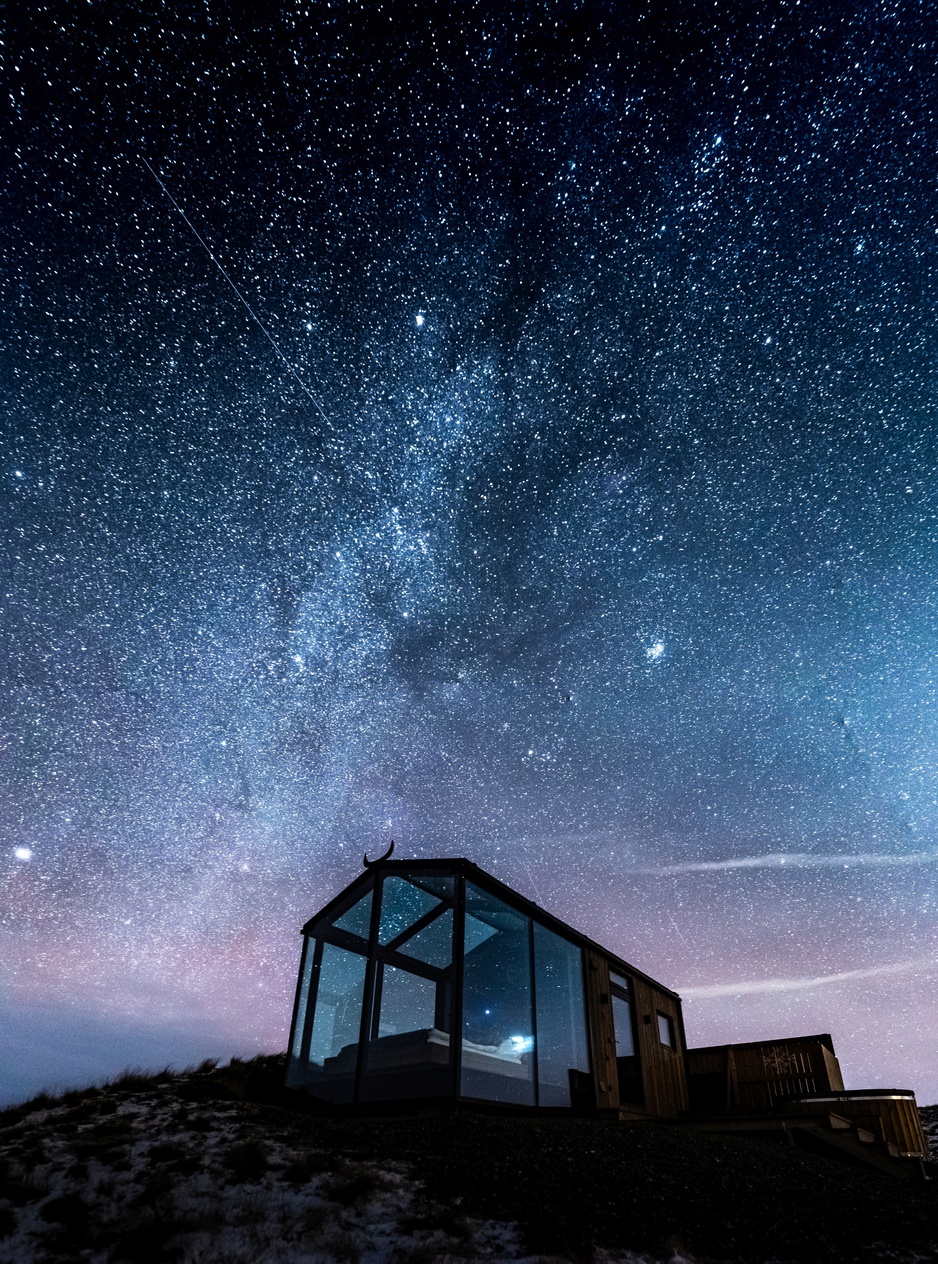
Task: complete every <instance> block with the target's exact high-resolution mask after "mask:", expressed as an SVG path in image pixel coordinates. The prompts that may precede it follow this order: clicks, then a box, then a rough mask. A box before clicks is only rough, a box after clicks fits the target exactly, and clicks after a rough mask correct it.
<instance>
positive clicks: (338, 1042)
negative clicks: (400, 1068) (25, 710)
mask: <svg viewBox="0 0 938 1264" xmlns="http://www.w3.org/2000/svg"><path fill="white" fill-rule="evenodd" d="M364 989H365V958H364V957H363V956H360V955H359V954H358V953H357V952H348V951H346V949H345V948H337V947H336V946H335V944H323V948H322V965H321V966H320V969H319V986H318V988H317V991H316V1012H315V1013H314V1015H313V1031H312V1035H311V1036H310V1041H309V1061H310V1065H311V1067H313V1068H319V1069H321V1070H323V1071H325V1072H327V1073H329V1074H336V1075H354V1073H355V1065H356V1061H357V1054H358V1038H359V1031H360V1025H361V1017H362V996H363V993H364Z"/></svg>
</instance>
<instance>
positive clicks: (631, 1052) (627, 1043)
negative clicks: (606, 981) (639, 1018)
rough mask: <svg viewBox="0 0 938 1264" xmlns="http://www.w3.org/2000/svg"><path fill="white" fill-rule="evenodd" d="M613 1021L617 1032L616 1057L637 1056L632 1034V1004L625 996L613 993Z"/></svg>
mask: <svg viewBox="0 0 938 1264" xmlns="http://www.w3.org/2000/svg"><path fill="white" fill-rule="evenodd" d="M612 1023H613V1027H614V1028H615V1033H616V1057H617V1058H631V1057H634V1056H635V1040H634V1037H633V1036H632V1006H631V1003H630V1002H629V1001H628V1000H627V999H626V997H624V996H616V994H615V993H614V992H613V994H612Z"/></svg>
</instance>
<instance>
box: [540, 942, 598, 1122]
mask: <svg viewBox="0 0 938 1264" xmlns="http://www.w3.org/2000/svg"><path fill="white" fill-rule="evenodd" d="M534 997H535V1004H536V1017H537V1083H538V1105H540V1106H570V1105H571V1101H572V1099H571V1096H570V1072H571V1071H583V1072H587V1073H588V1072H589V1051H588V1045H587V1037H586V998H585V996H584V994H583V964H582V957H581V954H580V950H579V948H577V947H575V946H574V945H573V944H571V943H569V942H568V941H567V940H566V939H562V938H561V937H560V936H559V935H555V934H554V933H553V932H552V931H549V930H547V929H546V928H545V927H543V926H540V925H539V924H538V923H537V922H535V923H534Z"/></svg>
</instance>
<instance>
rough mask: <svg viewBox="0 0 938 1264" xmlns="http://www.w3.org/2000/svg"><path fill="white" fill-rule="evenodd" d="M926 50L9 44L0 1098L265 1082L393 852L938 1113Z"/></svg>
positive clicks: (288, 26) (804, 40) (762, 23)
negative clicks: (338, 909)
mask: <svg viewBox="0 0 938 1264" xmlns="http://www.w3.org/2000/svg"><path fill="white" fill-rule="evenodd" d="M272 12H273V11H272ZM714 14H717V16H716V17H715V16H714ZM936 29H938V26H936V13H935V11H934V10H933V9H932V8H931V7H930V6H928V5H924V6H922V5H917V4H912V3H903V2H902V0H898V2H896V3H892V2H885V3H880V4H877V3H860V4H856V5H851V4H840V5H837V4H834V5H823V4H821V5H807V4H804V5H801V4H798V3H783V2H781V0H780V2H779V3H777V4H774V5H762V6H758V7H749V8H747V7H745V6H737V7H735V8H734V7H732V6H729V5H726V6H719V8H713V7H710V6H704V5H702V4H701V5H696V6H695V5H693V4H690V5H688V4H687V3H682V4H678V3H675V4H673V5H664V4H660V3H655V4H653V5H645V4H641V5H635V6H630V5H627V4H623V3H619V2H618V0H616V2H615V3H613V2H611V0H610V2H608V3H601V2H600V0H583V2H582V3H556V4H554V3H543V4H537V5H535V4H527V3H517V4H512V5H510V6H506V5H503V4H496V3H494V2H492V3H490V2H489V0H479V2H478V3H475V4H465V5H453V4H451V3H446V4H440V5H421V6H414V5H404V4H389V3H380V2H378V0H376V2H375V3H365V4H361V5H358V4H349V3H346V2H344V0H334V2H333V3H331V4H327V3H319V4H310V5H301V6H296V5H293V4H288V5H286V6H284V7H283V8H282V9H280V10H279V11H278V12H277V14H275V15H272V16H270V17H269V18H266V19H264V20H263V21H260V22H259V23H258V24H257V25H251V24H250V22H248V21H247V20H242V19H241V18H239V17H237V16H232V10H231V9H230V6H222V5H218V4H216V3H214V0H211V2H210V3H209V4H208V5H196V4H187V3H181V4H178V5H173V6H171V7H163V6H161V5H158V4H156V3H153V4H147V5H143V6H141V5H135V4H126V5H122V6H119V7H114V8H113V9H111V8H108V6H106V5H104V4H95V5H89V6H75V5H66V6H63V7H62V8H61V9H60V10H59V9H55V8H52V7H49V6H43V5H39V6H30V7H29V9H28V11H27V10H26V8H25V7H23V8H21V9H20V10H19V16H18V18H14V22H13V24H12V34H11V37H10V39H9V40H8V41H7V45H6V48H5V54H6V61H5V69H4V71H3V79H4V88H5V91H4V94H3V95H4V97H5V99H6V103H5V105H4V107H3V108H4V110H5V112H6V120H7V122H6V127H5V129H4V134H5V136H6V137H7V141H6V142H5V143H4V149H3V155H2V161H0V188H2V215H3V256H4V264H3V275H2V306H0V333H2V345H3V363H2V367H0V389H2V398H3V410H2V413H3V416H2V426H3V459H2V467H0V487H2V489H3V494H2V497H0V507H2V517H0V524H2V525H0V531H2V549H0V556H2V562H3V579H2V592H0V598H2V637H3V642H2V643H3V655H4V660H5V666H4V670H3V672H2V681H0V690H2V694H0V698H2V702H0V710H2V715H0V721H2V722H0V768H2V778H0V822H2V853H0V880H2V884H3V885H2V897H0V898H2V905H0V907H2V924H0V925H2V937H0V944H2V971H3V979H4V984H3V988H4V990H3V993H2V1001H0V1032H2V1034H0V1058H2V1062H3V1065H4V1068H5V1070H4V1071H3V1077H2V1078H3V1084H4V1088H3V1090H2V1091H3V1093H4V1094H5V1095H6V1096H7V1097H12V1096H17V1095H19V1094H22V1093H25V1092H27V1091H32V1090H35V1089H36V1088H38V1087H39V1085H40V1084H41V1083H45V1082H58V1083H75V1082H81V1081H82V1080H87V1079H93V1078H95V1077H99V1076H102V1075H105V1074H109V1073H113V1072H114V1071H116V1070H118V1069H119V1068H120V1067H121V1066H122V1065H124V1064H126V1063H127V1062H128V1061H137V1062H140V1063H144V1064H146V1065H158V1064H161V1063H166V1062H169V1061H175V1062H177V1063H178V1062H185V1061H187V1060H189V1061H191V1060H192V1059H194V1058H197V1057H201V1056H203V1055H204V1054H208V1053H216V1054H230V1053H234V1052H242V1053H243V1052H250V1051H252V1050H258V1049H277V1048H282V1047H283V1046H284V1044H285V1040H286V1035H285V1033H286V1028H287V1025H288V1022H289V1016H290V1008H291V1001H292V989H293V982H294V979H295V971H296V966H297V960H298V951H299V938H298V933H297V932H298V930H299V927H300V926H301V924H302V923H303V921H304V920H305V919H306V918H307V917H309V916H310V915H311V914H312V913H313V912H314V911H315V910H316V909H317V908H318V907H319V906H320V905H321V904H322V903H324V902H325V900H326V899H327V898H329V897H331V895H332V894H334V893H335V891H336V890H338V889H339V888H340V887H341V886H343V885H344V884H345V883H346V882H348V881H350V880H351V879H352V878H353V877H354V876H355V875H356V873H357V872H358V871H359V868H360V863H361V856H362V853H363V852H364V851H365V850H370V851H371V852H372V853H373V854H374V852H375V851H376V850H383V849H384V846H385V845H386V842H387V840H388V839H390V838H391V837H393V838H395V839H396V840H397V846H398V852H399V854H401V855H404V856H425V855H465V856H469V857H470V858H471V859H473V860H475V861H476V862H477V863H479V864H480V865H482V866H483V867H484V868H487V869H490V870H491V871H492V872H493V873H495V874H496V875H497V876H498V877H500V878H502V879H503V880H504V881H506V882H508V883H509V884H511V885H513V886H515V887H517V888H518V889H519V890H521V891H523V892H524V893H525V894H526V895H529V896H530V897H532V898H534V899H535V900H537V901H538V902H539V903H541V904H542V905H544V906H545V907H546V908H548V909H550V910H551V911H553V912H555V913H557V914H559V915H560V916H561V917H563V918H565V919H567V920H569V921H571V922H572V923H573V924H575V925H576V926H577V927H578V928H580V929H581V930H583V931H585V932H587V933H588V934H590V935H592V936H593V937H594V938H596V939H598V940H599V941H600V942H602V943H604V944H606V945H608V946H609V947H610V948H612V949H614V950H616V951H618V952H620V953H621V954H622V955H623V956H625V957H626V959H628V960H630V961H633V962H634V963H635V964H636V965H637V966H639V967H641V968H644V969H645V970H646V971H648V972H649V973H651V974H652V975H653V976H655V977H658V978H660V979H661V980H662V981H663V982H665V983H667V984H669V985H671V986H674V987H676V988H678V989H679V990H682V991H683V993H684V995H685V998H686V1018H687V1026H688V1037H689V1040H690V1042H691V1043H693V1044H703V1043H709V1042H715V1041H717V1040H728V1039H735V1040H742V1039H756V1038H759V1037H766V1038H773V1037H778V1036H780V1035H786V1034H807V1033H811V1032H815V1031H830V1032H831V1033H832V1034H833V1037H834V1042H835V1045H836V1047H837V1050H838V1053H839V1054H840V1056H841V1060H842V1062H843V1064H844V1068H845V1073H846V1077H847V1080H848V1084H849V1085H851V1086H853V1087H866V1086H872V1085H886V1086H897V1087H912V1088H915V1089H917V1090H918V1092H919V1094H920V1096H921V1097H922V1099H924V1100H933V1099H934V1098H935V1097H938V1068H936V1066H935V1063H934V1054H933V1051H934V1049H935V1047H936V1045H938V1007H936V1006H935V1004H934V995H935V988H936V984H938V926H936V897H938V710H936V704H938V601H936V579H938V484H936V459H938V428H936V408H935V404H934V394H935V381H936V369H935V365H936V350H938V348H936V334H938V321H936V314H935V280H936V265H938V184H936V175H938V162H936V156H935V155H936V141H938V126H936V116H935V106H936V75H935V55H936V51H938V50H936V38H935V33H936ZM147 164H151V166H152V170H153V172H155V173H156V175H157V176H158V179H156V178H154V175H153V174H151V171H150V170H148V168H147ZM159 181H162V182H163V183H164V185H165V190H166V192H164V190H163V188H161V186H160V183H159ZM172 199H175V201H176V202H177V203H178V205H179V207H180V208H182V210H183V211H184V213H185V216H186V217H187V218H188V220H189V221H190V224H191V230H190V227H189V226H187V224H186V222H184V220H183V218H182V217H181V215H180V214H179V211H178V210H177V209H176V208H175V207H174V205H173V201H172ZM195 232H197V233H198V234H199V235H200V236H201V237H202V238H203V239H204V243H205V246H204V247H203V245H201V244H200V242H199V240H198V239H197V238H196V236H195V235H194V233H195ZM209 251H211V252H212V254H213V255H214V256H215V259H216V260H217V263H218V265H219V266H216V264H215V263H213V260H212V258H210V257H209V254H208V252H209ZM219 267H222V268H224V269H225V271H226V272H227V273H228V275H229V276H230V278H231V281H232V283H233V285H235V286H236V287H237V288H238V290H240V292H241V294H242V295H243V297H244V301H245V303H246V304H247V305H249V307H250V308H251V309H252V311H253V312H254V313H255V314H256V316H257V322H259V323H257V322H255V321H254V320H252V318H251V315H250V314H249V312H248V311H247V310H245V306H244V305H242V303H241V302H240V301H239V299H238V297H237V296H236V294H235V293H233V292H232V289H231V288H230V287H229V285H228V284H226V280H225V278H224V277H223V276H222V275H221V273H220V271H219ZM265 331H266V335H267V336H265ZM272 344H275V345H276V349H275V347H274V346H273V345H272Z"/></svg>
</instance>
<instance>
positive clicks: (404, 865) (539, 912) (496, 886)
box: [303, 856, 681, 1001]
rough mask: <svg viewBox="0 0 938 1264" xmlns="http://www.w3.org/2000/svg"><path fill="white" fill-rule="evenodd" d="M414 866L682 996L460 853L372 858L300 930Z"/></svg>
mask: <svg viewBox="0 0 938 1264" xmlns="http://www.w3.org/2000/svg"><path fill="white" fill-rule="evenodd" d="M416 870H420V871H422V872H424V873H452V874H461V875H462V876H463V877H464V878H467V879H468V880H469V881H470V882H474V883H476V884H477V885H478V886H480V887H483V888H484V889H485V890H486V891H488V892H489V894H491V895H494V896H496V897H497V898H499V899H502V900H504V901H505V902H506V903H508V904H512V905H514V907H515V908H517V909H519V910H520V911H521V912H523V913H525V914H526V915H527V916H528V917H533V918H535V919H536V920H537V921H538V922H540V923H541V924H542V925H543V926H546V927H548V929H550V930H553V931H556V932H557V933H558V934H560V935H563V936H564V937H565V938H567V939H574V940H576V941H577V943H578V944H580V945H581V946H582V947H584V948H590V949H592V951H593V952H596V953H599V955H600V956H602V957H605V958H606V960H607V961H608V962H609V964H610V965H611V966H612V967H613V968H614V969H619V970H622V971H624V972H625V973H627V974H631V975H634V976H635V977H637V978H639V979H642V980H643V981H644V982H645V983H648V984H650V985H651V986H652V987H654V988H657V989H659V990H660V991H662V992H666V993H667V994H668V996H672V997H674V999H675V1000H678V1001H679V1000H680V999H681V998H680V996H679V995H678V994H677V992H675V991H673V990H672V989H671V988H669V987H665V985H664V984H663V983H659V982H658V980H657V979H653V978H652V977H651V975H648V974H645V973H644V971H642V970H638V969H636V967H635V966H633V965H630V964H629V963H628V962H627V961H625V960H624V959H623V958H622V957H618V956H616V954H615V953H614V952H611V951H610V950H609V949H608V948H605V947H603V945H602V944H598V943H596V941H595V940H592V939H590V938H588V936H586V935H584V934H583V933H582V932H581V931H578V930H575V929H574V928H573V927H572V926H569V925H567V923H566V922H562V921H561V920H560V918H559V917H555V916H554V914H553V913H548V912H547V910H546V909H542V908H541V907H540V905H538V904H535V903H534V901H533V900H529V899H528V898H527V897H526V896H524V895H520V894H519V893H518V892H517V891H515V890H514V889H513V888H512V887H509V886H507V885H506V884H505V883H504V882H500V881H499V880H498V878H494V877H493V876H492V875H491V874H490V873H487V872H486V871H485V870H484V869H480V868H479V866H478V865H476V864H473V862H472V861H471V860H467V859H466V858H465V857H463V856H458V857H452V858H446V859H433V860H419V859H414V860H379V861H375V862H373V863H372V864H371V865H370V866H369V867H368V868H367V869H365V870H364V872H363V873H360V874H359V875H358V877H357V878H355V880H354V881H353V882H350V883H349V885H348V886H347V887H344V888H343V889H342V890H341V891H340V892H339V893H338V895H336V896H335V897H334V899H331V900H330V901H329V903H328V904H326V905H325V906H324V907H323V908H321V909H320V910H319V912H318V913H316V914H314V916H313V917H311V918H310V919H309V921H308V922H307V923H306V924H305V926H304V927H303V934H304V935H310V934H312V933H313V931H314V929H315V927H316V925H317V924H318V923H320V922H321V921H323V919H326V918H329V917H331V916H332V915H333V913H335V912H338V911H339V910H340V909H342V908H344V907H345V905H346V904H348V903H350V902H353V898H354V897H355V896H356V895H358V894H359V893H361V894H362V895H363V894H364V893H365V891H366V890H367V889H368V887H369V885H370V884H371V882H372V881H373V880H374V877H375V875H376V874H377V873H379V872H380V873H395V874H401V875H406V874H407V873H412V872H414V871H416Z"/></svg>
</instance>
